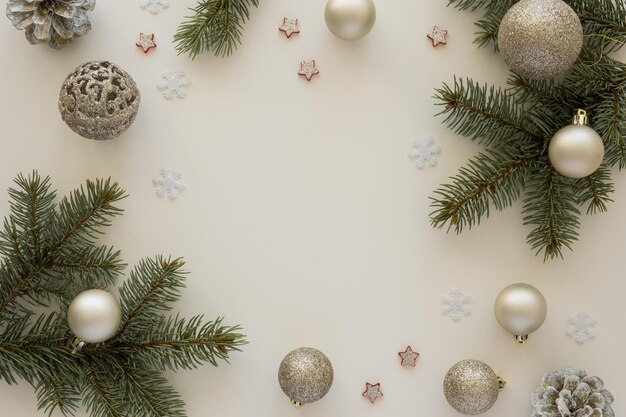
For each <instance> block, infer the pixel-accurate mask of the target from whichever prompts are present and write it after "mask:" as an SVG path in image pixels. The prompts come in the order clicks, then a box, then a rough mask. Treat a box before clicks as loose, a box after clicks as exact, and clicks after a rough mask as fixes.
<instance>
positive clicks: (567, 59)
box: [498, 0, 583, 80]
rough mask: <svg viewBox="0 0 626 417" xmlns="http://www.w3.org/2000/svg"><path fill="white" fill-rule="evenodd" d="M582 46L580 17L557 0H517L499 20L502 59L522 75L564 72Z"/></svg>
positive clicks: (538, 76) (548, 75) (538, 77)
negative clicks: (500, 20)
mask: <svg viewBox="0 0 626 417" xmlns="http://www.w3.org/2000/svg"><path fill="white" fill-rule="evenodd" d="M582 46H583V28H582V25H581V24H580V19H579V18H578V15H577V14H576V12H575V11H574V10H572V8H571V7H569V6H568V5H567V4H565V3H564V2H563V1H561V0H521V1H520V2H518V3H516V4H515V5H513V6H512V7H511V8H510V9H509V11H508V12H507V13H506V14H505V15H504V18H502V22H500V29H499V31H498V47H499V48H500V53H501V54H502V58H503V59H504V62H506V63H507V64H508V66H509V67H510V68H511V70H512V71H513V72H515V73H517V74H519V75H521V76H522V77H524V78H531V79H536V80H542V79H547V78H552V77H555V76H557V75H559V74H562V73H564V72H565V71H567V70H568V69H569V68H570V67H571V66H572V65H573V64H574V62H576V59H577V58H578V55H579V54H580V50H581V49H582Z"/></svg>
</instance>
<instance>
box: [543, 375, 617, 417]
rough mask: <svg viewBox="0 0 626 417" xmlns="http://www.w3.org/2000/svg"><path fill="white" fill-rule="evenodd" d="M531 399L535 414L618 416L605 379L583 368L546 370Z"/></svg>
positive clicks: (589, 416)
mask: <svg viewBox="0 0 626 417" xmlns="http://www.w3.org/2000/svg"><path fill="white" fill-rule="evenodd" d="M531 401H532V403H533V407H534V409H535V411H534V412H533V417H615V413H614V412H613V409H612V408H611V404H612V403H613V395H612V394H611V393H610V392H609V391H607V390H606V389H604V383H603V382H602V380H601V379H600V378H598V377H595V376H587V373H586V372H585V371H581V370H579V369H571V368H566V369H563V370H560V371H554V372H546V373H545V374H543V376H542V377H541V386H540V387H539V388H537V389H536V390H535V392H534V393H533V395H532V396H531Z"/></svg>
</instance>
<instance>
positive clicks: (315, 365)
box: [278, 347, 334, 407]
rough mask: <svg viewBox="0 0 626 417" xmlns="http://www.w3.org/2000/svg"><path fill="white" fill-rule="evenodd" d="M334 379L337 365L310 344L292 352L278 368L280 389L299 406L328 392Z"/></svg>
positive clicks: (313, 400)
mask: <svg viewBox="0 0 626 417" xmlns="http://www.w3.org/2000/svg"><path fill="white" fill-rule="evenodd" d="M333 378H334V372H333V365H332V364H331V363H330V360H328V358H327V357H326V355H324V354H323V353H322V352H320V351H319V350H317V349H313V348H308V347H303V348H298V349H295V350H293V351H291V352H289V353H288V354H287V356H285V358H284V359H283V360H282V362H281V363H280V367H279V368H278V383H279V384H280V388H281V389H282V390H283V392H284V393H285V395H287V397H289V399H290V400H291V402H292V403H293V404H294V405H295V406H297V407H301V406H303V405H304V404H309V403H312V402H315V401H317V400H319V399H321V398H322V397H323V396H324V395H326V393H328V391H329V390H330V387H331V386H332V384H333Z"/></svg>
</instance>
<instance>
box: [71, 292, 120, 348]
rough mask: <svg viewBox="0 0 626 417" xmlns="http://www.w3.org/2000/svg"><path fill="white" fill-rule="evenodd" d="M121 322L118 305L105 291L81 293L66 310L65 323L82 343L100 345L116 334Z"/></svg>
mask: <svg viewBox="0 0 626 417" xmlns="http://www.w3.org/2000/svg"><path fill="white" fill-rule="evenodd" d="M121 320H122V310H121V308H120V305H119V303H118V302H117V300H116V299H115V297H113V295H111V293H108V292H106V291H102V290H87V291H83V292H81V293H80V294H78V295H77V296H76V298H74V300H72V302H71V304H70V306H69V308H68V309H67V323H68V325H69V326H70V329H71V330H72V332H73V333H74V334H75V335H76V337H78V338H79V339H80V340H82V341H83V342H87V343H101V342H104V341H106V340H108V339H110V338H111V337H113V336H114V335H115V333H117V330H118V329H119V327H120V322H121Z"/></svg>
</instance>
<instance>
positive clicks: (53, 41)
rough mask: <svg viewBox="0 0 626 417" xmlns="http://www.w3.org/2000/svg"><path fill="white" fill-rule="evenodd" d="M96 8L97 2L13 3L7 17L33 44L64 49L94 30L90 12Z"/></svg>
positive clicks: (23, 0) (40, 0)
mask: <svg viewBox="0 0 626 417" xmlns="http://www.w3.org/2000/svg"><path fill="white" fill-rule="evenodd" d="M95 6H96V0H9V2H8V4H7V17H8V18H9V20H11V23H13V26H15V27H16V28H17V29H20V30H25V31H26V39H28V41H29V42H30V43H31V44H38V43H47V44H48V46H50V47H52V48H55V49H61V48H63V47H65V46H67V45H68V44H69V43H70V42H71V41H72V39H74V38H78V37H80V36H84V35H86V34H87V32H89V31H90V30H91V23H90V22H89V18H88V17H87V13H88V12H90V11H92V10H93V9H94V7H95Z"/></svg>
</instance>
